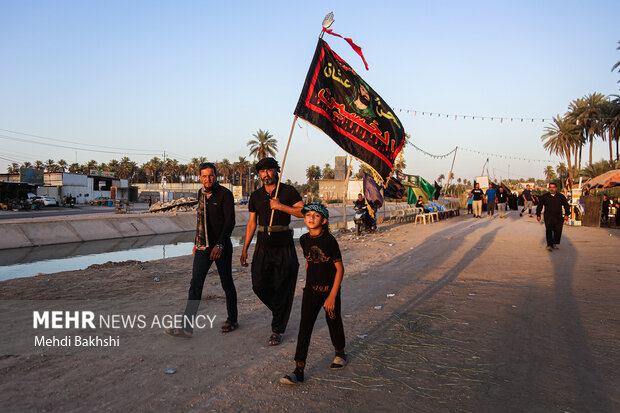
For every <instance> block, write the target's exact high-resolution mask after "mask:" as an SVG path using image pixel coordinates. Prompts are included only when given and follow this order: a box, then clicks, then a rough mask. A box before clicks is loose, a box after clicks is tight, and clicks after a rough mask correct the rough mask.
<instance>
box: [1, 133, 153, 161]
mask: <svg viewBox="0 0 620 413" xmlns="http://www.w3.org/2000/svg"><path fill="white" fill-rule="evenodd" d="M0 139H7V140H11V141H17V142H25V143H33V144H35V145H45V146H53V147H56V148H65V149H72V150H78V151H84V152H99V153H112V154H117V155H119V154H121V155H122V154H125V155H147V156H151V155H152V156H155V155H159V153H131V152H127V151H126V150H123V151H122V152H119V151H104V150H101V149H89V148H78V147H75V146H66V145H57V144H54V143H46V142H37V141H33V140H29V139H23V138H16V137H14V136H6V135H0Z"/></svg>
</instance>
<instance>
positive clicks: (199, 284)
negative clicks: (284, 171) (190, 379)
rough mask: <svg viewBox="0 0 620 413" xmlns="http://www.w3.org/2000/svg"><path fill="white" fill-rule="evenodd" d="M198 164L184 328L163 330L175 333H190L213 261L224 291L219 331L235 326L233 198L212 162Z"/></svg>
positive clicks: (172, 334)
mask: <svg viewBox="0 0 620 413" xmlns="http://www.w3.org/2000/svg"><path fill="white" fill-rule="evenodd" d="M199 168H200V171H199V174H200V182H202V185H203V187H202V188H201V189H200V190H199V191H198V209H197V224H196V238H195V239H194V264H193V267H192V280H191V282H190V286H189V292H188V296H187V306H186V307H185V314H184V317H183V328H167V329H166V334H169V335H171V336H174V337H184V338H189V337H191V336H192V334H193V331H194V329H193V327H194V322H193V320H194V319H195V317H196V312H197V311H198V306H199V305H200V299H201V297H202V288H203V286H204V283H205V278H206V276H207V273H208V272H209V268H210V267H211V264H212V263H213V261H215V265H216V266H217V272H218V273H219V275H220V281H221V283H222V288H223V289H224V293H225V294H226V310H227V312H228V318H227V319H226V322H225V323H224V324H223V325H222V332H223V333H228V332H230V331H233V330H235V329H236V328H237V327H238V323H237V290H236V289H235V284H234V282H233V278H232V253H233V248H232V243H231V241H230V234H231V233H232V230H233V228H234V227H235V207H234V198H233V195H232V193H231V192H230V191H229V190H228V189H226V188H224V187H223V186H220V185H219V184H218V183H217V180H216V177H217V172H216V169H215V165H213V164H212V163H210V162H204V163H201V164H200V167H199Z"/></svg>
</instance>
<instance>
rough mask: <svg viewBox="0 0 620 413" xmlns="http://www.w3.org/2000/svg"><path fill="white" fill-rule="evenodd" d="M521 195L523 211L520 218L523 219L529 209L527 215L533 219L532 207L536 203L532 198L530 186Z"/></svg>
mask: <svg viewBox="0 0 620 413" xmlns="http://www.w3.org/2000/svg"><path fill="white" fill-rule="evenodd" d="M521 195H522V196H523V211H521V212H520V213H519V216H520V217H522V216H523V213H524V212H525V210H526V209H527V211H528V212H527V213H528V214H529V215H530V217H531V216H532V205H533V203H534V198H532V191H531V190H530V186H529V185H526V186H525V189H524V190H523V193H522V194H521Z"/></svg>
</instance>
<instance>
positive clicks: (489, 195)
mask: <svg viewBox="0 0 620 413" xmlns="http://www.w3.org/2000/svg"><path fill="white" fill-rule="evenodd" d="M484 195H485V196H486V199H487V215H488V216H490V217H492V216H493V214H495V197H496V195H497V189H495V188H493V186H490V187H489V188H488V189H487V190H486V192H485V193H484Z"/></svg>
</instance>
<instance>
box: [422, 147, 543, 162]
mask: <svg viewBox="0 0 620 413" xmlns="http://www.w3.org/2000/svg"><path fill="white" fill-rule="evenodd" d="M410 143H411V142H410ZM411 146H413V147H414V148H415V149H417V150H418V151H420V152H422V153H423V154H424V155H427V156H430V157H431V158H434V159H442V158H447V157H448V156H450V155H451V154H453V153H454V151H456V150H457V149H459V150H462V151H466V152H470V153H475V154H478V155H484V156H486V157H489V158H500V159H512V160H517V161H528V162H541V163H553V161H552V160H550V159H532V158H525V157H523V156H514V155H503V154H497V153H490V152H483V151H478V150H475V149H470V148H464V147H462V146H457V147H455V148H454V149H452V150H451V151H450V152H448V153H446V154H443V155H435V154H432V153H430V152H427V151H425V150H424V149H422V148H420V147H419V146H417V145H415V144H414V143H411Z"/></svg>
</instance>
